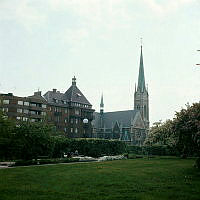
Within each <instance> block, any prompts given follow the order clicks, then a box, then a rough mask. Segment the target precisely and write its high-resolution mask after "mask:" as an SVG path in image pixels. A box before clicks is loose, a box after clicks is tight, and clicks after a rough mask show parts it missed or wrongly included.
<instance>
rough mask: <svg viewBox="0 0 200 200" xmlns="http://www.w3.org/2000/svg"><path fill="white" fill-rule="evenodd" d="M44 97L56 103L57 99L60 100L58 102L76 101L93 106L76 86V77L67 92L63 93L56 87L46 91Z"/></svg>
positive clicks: (49, 101)
mask: <svg viewBox="0 0 200 200" xmlns="http://www.w3.org/2000/svg"><path fill="white" fill-rule="evenodd" d="M44 98H45V99H46V100H47V101H48V103H55V102H56V100H58V102H56V104H63V102H67V103H68V102H76V103H81V104H85V105H89V106H92V105H91V104H90V102H89V101H88V100H87V99H86V97H85V96H84V95H83V93H82V92H81V91H80V90H79V89H78V87H77V86H76V78H75V77H74V78H73V79H72V86H71V87H70V88H69V89H68V90H67V91H66V92H65V93H61V92H59V91H56V89H53V91H48V92H46V93H45V94H44Z"/></svg>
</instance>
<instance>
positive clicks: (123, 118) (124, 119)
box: [93, 110, 139, 128]
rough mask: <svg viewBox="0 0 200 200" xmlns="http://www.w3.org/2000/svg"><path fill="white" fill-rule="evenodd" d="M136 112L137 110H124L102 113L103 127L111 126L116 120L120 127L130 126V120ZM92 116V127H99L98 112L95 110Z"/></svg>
mask: <svg viewBox="0 0 200 200" xmlns="http://www.w3.org/2000/svg"><path fill="white" fill-rule="evenodd" d="M137 112H139V111H138V110H125V111H116V112H106V113H103V119H104V125H105V128H112V127H113V126H114V125H115V123H116V122H118V123H119V125H120V126H121V127H130V126H131V121H132V120H133V119H134V118H135V116H136V113H137ZM94 117H95V119H94V122H93V125H94V127H96V128H99V124H100V113H97V112H95V113H94Z"/></svg>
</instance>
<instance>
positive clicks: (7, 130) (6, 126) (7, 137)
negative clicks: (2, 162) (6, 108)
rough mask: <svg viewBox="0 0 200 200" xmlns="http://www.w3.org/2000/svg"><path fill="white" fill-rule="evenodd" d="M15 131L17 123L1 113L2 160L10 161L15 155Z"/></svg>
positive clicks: (0, 152) (0, 145)
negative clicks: (13, 145) (13, 144)
mask: <svg viewBox="0 0 200 200" xmlns="http://www.w3.org/2000/svg"><path fill="white" fill-rule="evenodd" d="M14 131H15V123H14V122H13V121H11V120H9V119H8V117H7V116H6V115H5V114H4V113H3V112H2V111H0V149H1V151H0V158H1V159H9V158H11V157H12V155H13V151H12V150H13V147H12V145H11V143H12V141H13V136H14V133H15V132H14Z"/></svg>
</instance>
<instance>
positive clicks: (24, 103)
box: [2, 99, 47, 108]
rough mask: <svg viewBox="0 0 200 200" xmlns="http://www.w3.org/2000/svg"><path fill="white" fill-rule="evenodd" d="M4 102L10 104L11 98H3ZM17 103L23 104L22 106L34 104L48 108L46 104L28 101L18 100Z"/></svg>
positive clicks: (34, 105)
mask: <svg viewBox="0 0 200 200" xmlns="http://www.w3.org/2000/svg"><path fill="white" fill-rule="evenodd" d="M2 103H3V104H10V100H9V99H3V101H2ZM17 104H18V105H21V106H33V107H42V108H47V105H46V104H38V103H30V102H28V101H17Z"/></svg>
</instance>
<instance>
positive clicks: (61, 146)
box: [53, 139, 127, 157]
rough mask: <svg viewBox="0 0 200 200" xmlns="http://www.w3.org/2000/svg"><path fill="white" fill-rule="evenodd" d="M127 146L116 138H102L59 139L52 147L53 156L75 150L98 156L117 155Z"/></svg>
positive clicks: (85, 154)
mask: <svg viewBox="0 0 200 200" xmlns="http://www.w3.org/2000/svg"><path fill="white" fill-rule="evenodd" d="M126 148H127V146H126V144H125V143H124V142H121V141H118V140H104V139H65V140H60V141H59V142H58V140H57V143H56V145H55V147H54V152H53V156H54V157H58V156H62V154H64V153H68V152H75V151H76V150H77V151H78V153H79V154H80V155H84V156H91V157H100V156H103V155H119V154H123V153H125V152H126V150H127V149H126Z"/></svg>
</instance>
